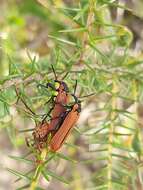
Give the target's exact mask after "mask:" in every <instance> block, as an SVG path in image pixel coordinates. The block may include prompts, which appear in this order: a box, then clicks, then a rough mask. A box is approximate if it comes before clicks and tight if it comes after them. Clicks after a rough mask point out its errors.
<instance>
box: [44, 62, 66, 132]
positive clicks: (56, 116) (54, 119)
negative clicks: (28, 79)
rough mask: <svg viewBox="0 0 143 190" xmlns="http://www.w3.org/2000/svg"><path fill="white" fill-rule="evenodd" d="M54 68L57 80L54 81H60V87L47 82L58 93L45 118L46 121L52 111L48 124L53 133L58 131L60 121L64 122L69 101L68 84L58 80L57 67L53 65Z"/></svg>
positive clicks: (47, 85)
mask: <svg viewBox="0 0 143 190" xmlns="http://www.w3.org/2000/svg"><path fill="white" fill-rule="evenodd" d="M52 70H53V73H54V76H55V80H54V82H55V83H56V82H57V83H59V87H58V88H55V87H54V86H53V85H52V84H51V83H47V84H46V86H44V85H42V86H44V87H46V88H49V87H50V88H52V89H53V90H55V91H57V92H58V94H57V96H55V97H54V98H55V100H53V104H54V106H53V108H52V109H50V111H49V112H48V113H47V114H46V116H45V117H44V118H43V122H45V120H46V118H47V116H48V115H49V113H50V112H51V120H50V123H49V126H48V133H50V132H51V133H52V134H54V133H55V132H56V129H57V127H56V126H58V125H60V123H61V122H62V120H63V118H62V116H63V115H64V113H65V112H66V105H67V104H68V103H69V88H68V86H67V84H66V83H65V82H64V81H62V80H61V81H60V80H57V76H56V72H55V69H54V67H53V65H52Z"/></svg>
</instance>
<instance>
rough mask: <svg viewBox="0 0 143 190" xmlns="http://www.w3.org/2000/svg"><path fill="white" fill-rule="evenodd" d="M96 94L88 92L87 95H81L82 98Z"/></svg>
mask: <svg viewBox="0 0 143 190" xmlns="http://www.w3.org/2000/svg"><path fill="white" fill-rule="evenodd" d="M94 95H96V93H91V94H87V95H85V96H81V97H80V98H86V97H89V96H94Z"/></svg>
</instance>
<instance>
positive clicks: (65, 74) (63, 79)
mask: <svg viewBox="0 0 143 190" xmlns="http://www.w3.org/2000/svg"><path fill="white" fill-rule="evenodd" d="M68 74H69V72H66V74H65V75H64V76H63V77H62V80H64V79H65V78H66V77H67V75H68Z"/></svg>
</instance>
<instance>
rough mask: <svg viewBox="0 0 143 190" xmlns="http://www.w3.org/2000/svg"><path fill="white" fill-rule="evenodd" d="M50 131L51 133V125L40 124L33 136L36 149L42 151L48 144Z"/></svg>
mask: <svg viewBox="0 0 143 190" xmlns="http://www.w3.org/2000/svg"><path fill="white" fill-rule="evenodd" d="M48 131H49V124H48V123H47V122H44V123H39V124H38V125H37V126H36V127H35V129H34V131H33V133H32V135H33V138H34V145H35V148H36V149H38V150H39V151H41V150H42V149H43V148H44V147H45V146H46V143H47V138H48Z"/></svg>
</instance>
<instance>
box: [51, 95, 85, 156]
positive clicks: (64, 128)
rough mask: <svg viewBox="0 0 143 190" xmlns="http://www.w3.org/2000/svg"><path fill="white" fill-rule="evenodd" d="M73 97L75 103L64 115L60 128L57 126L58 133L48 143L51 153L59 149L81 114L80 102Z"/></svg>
mask: <svg viewBox="0 0 143 190" xmlns="http://www.w3.org/2000/svg"><path fill="white" fill-rule="evenodd" d="M73 96H74V98H75V103H74V104H73V105H72V106H71V108H70V110H69V111H67V112H66V113H65V116H64V118H63V122H62V124H61V126H59V129H58V131H57V132H56V133H55V134H54V136H53V137H52V139H51V141H50V149H51V151H54V152H55V151H57V150H59V149H60V148H61V146H62V145H63V143H64V142H65V140H66V138H67V137H68V135H69V133H70V131H71V130H72V128H73V127H74V125H75V124H76V122H77V120H78V118H79V115H80V112H81V102H80V101H79V100H78V99H77V97H76V96H75V95H73Z"/></svg>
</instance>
